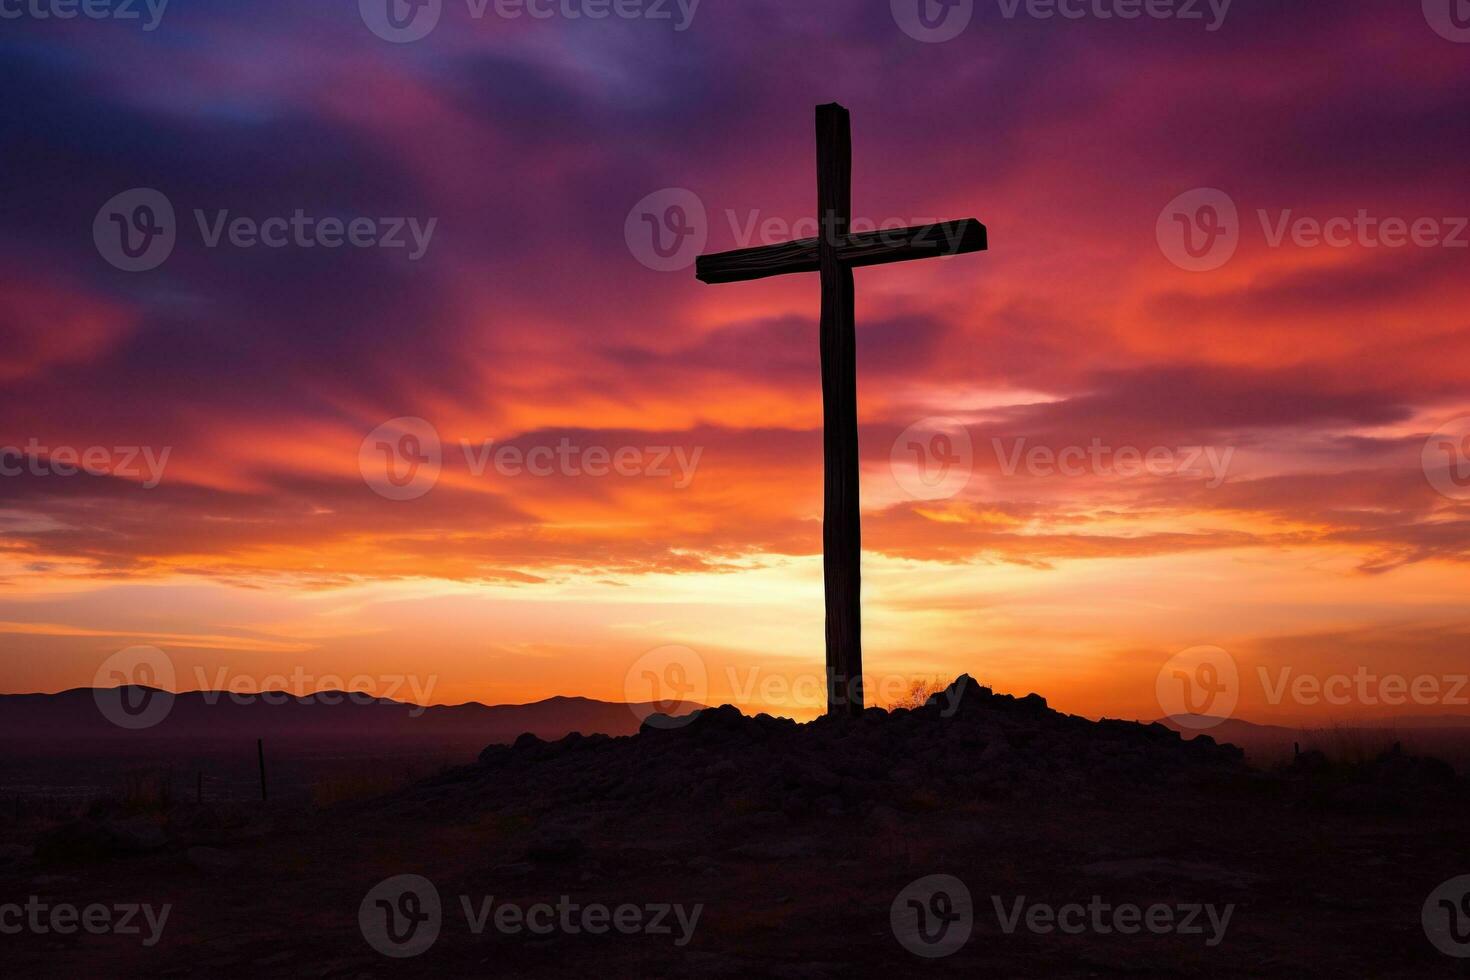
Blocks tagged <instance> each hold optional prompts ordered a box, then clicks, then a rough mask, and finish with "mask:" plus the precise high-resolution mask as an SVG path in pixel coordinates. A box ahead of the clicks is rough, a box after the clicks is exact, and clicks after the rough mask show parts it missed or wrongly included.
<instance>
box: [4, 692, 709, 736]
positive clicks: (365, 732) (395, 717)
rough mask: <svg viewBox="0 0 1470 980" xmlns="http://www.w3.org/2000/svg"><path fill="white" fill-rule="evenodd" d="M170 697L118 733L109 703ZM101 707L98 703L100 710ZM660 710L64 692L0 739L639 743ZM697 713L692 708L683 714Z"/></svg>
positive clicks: (17, 705) (22, 708) (17, 697)
mask: <svg viewBox="0 0 1470 980" xmlns="http://www.w3.org/2000/svg"><path fill="white" fill-rule="evenodd" d="M158 697H163V698H172V701H171V703H170V704H169V705H168V709H167V713H166V714H165V715H164V716H163V719H162V720H161V721H160V722H158V723H157V724H155V725H151V726H149V727H147V728H143V729H140V730H138V731H132V730H129V729H127V728H124V727H119V726H118V725H116V724H114V723H113V721H112V720H110V719H109V717H108V715H107V714H106V713H105V712H104V710H103V707H102V704H103V703H105V704H107V705H109V706H112V707H113V708H114V709H115V706H116V705H117V704H118V703H120V702H121V701H122V700H126V701H128V702H129V703H131V704H133V705H135V706H136V705H141V704H145V703H149V701H150V700H151V699H154V698H158ZM99 699H100V702H99ZM656 707H657V706H655V705H648V704H642V705H640V704H624V703H620V702H612V701H596V700H593V699H591V698H580V697H554V698H547V699H546V700H544V701H535V702H532V703H530V704H502V705H484V704H480V703H479V702H475V701H472V702H469V703H467V704H458V705H435V706H430V707H424V706H420V705H416V704H411V703H408V702H403V701H393V700H389V699H386V698H373V697H369V696H367V695H363V694H348V693H345V692H341V691H326V692H321V693H318V694H314V695H309V696H306V697H293V696H291V695H289V694H286V693H284V692H278V693H274V694H271V693H267V694H262V695H239V694H228V693H223V692H219V691H193V692H189V693H186V694H177V695H168V694H166V693H165V692H161V691H158V690H156V689H153V688H144V687H125V688H112V689H105V688H103V689H97V688H85V687H83V688H74V689H72V690H69V691H61V692H58V693H56V694H5V695H0V737H3V738H5V739H18V740H43V739H44V740H57V739H91V738H99V737H107V738H117V737H119V736H127V735H138V736H141V737H147V738H150V739H159V738H165V739H173V738H179V739H235V738H247V737H248V738H252V739H254V738H262V737H265V738H281V737H286V738H297V739H301V738H310V739H317V738H320V739H338V738H346V739H359V738H364V739H378V738H383V737H398V736H429V737H435V738H442V737H456V738H458V737H462V736H463V737H469V736H473V737H475V738H484V739H487V740H489V741H497V740H510V739H513V738H515V737H516V736H517V735H520V734H521V733H523V732H532V733H533V734H535V735H537V736H539V737H542V738H560V737H562V736H564V735H567V734H569V733H571V732H581V733H583V734H584V735H591V734H594V733H596V734H605V735H631V734H633V733H634V732H636V731H638V725H639V722H640V720H641V719H642V718H645V717H647V716H648V715H649V714H650V713H652V712H653V711H654V710H655V708H656ZM697 707H699V706H698V705H693V704H691V705H688V706H684V707H681V709H680V710H682V711H687V710H693V709H694V708H697Z"/></svg>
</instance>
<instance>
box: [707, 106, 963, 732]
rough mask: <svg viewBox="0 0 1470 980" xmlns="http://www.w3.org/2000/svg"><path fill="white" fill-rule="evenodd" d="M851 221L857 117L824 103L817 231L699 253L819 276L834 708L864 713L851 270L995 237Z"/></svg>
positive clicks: (771, 271)
mask: <svg viewBox="0 0 1470 980" xmlns="http://www.w3.org/2000/svg"><path fill="white" fill-rule="evenodd" d="M851 221H852V124H851V121H850V120H849V118H848V114H847V110H846V109H844V108H842V106H840V105H838V104H836V103H835V102H834V103H831V104H829V105H820V106H817V226H818V228H819V229H820V233H819V234H818V235H817V237H816V238H803V239H800V240H799V241H794V242H786V243H784V244H780V245H763V246H761V247H759V248H742V249H737V250H735V251H733V252H720V253H719V254H717V255H701V256H700V257H699V258H698V260H697V261H696V263H695V269H694V274H695V276H696V277H697V278H699V279H700V280H702V281H704V282H708V283H716V282H742V281H745V280H749V279H764V278H766V277H767V276H781V275H786V274H787V273H792V272H817V273H820V274H821V280H822V323H821V338H820V339H821V348H822V420H823V430H822V449H823V457H824V465H823V511H822V574H823V584H824V585H825V587H826V594H827V714H829V715H848V716H856V715H859V714H861V713H862V710H863V688H862V682H863V680H862V679H863V638H862V580H861V576H860V566H859V561H860V557H861V552H862V526H861V518H860V516H859V510H858V427H857V356H856V350H855V348H856V333H855V331H854V329H853V288H852V270H853V269H854V268H857V267H859V266H865V265H882V264H884V263H886V262H903V261H905V260H907V259H928V258H939V257H942V256H946V255H959V254H961V253H962V252H978V251H981V250H983V249H984V248H986V246H987V244H988V241H987V236H986V231H985V226H984V225H982V224H981V223H980V222H978V221H976V220H975V219H974V218H965V219H964V220H962V221H944V222H939V223H936V224H931V225H920V226H917V227H914V228H900V229H893V230H880V231H869V232H863V233H861V234H856V235H854V234H850V233H849V230H848V226H849V224H850V223H851Z"/></svg>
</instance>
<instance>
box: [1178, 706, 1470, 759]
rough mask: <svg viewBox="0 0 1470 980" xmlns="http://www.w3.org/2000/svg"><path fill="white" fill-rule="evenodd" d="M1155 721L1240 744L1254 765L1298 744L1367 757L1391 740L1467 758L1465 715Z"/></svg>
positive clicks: (1469, 743)
mask: <svg viewBox="0 0 1470 980" xmlns="http://www.w3.org/2000/svg"><path fill="white" fill-rule="evenodd" d="M1159 722H1160V724H1163V725H1166V726H1168V727H1169V728H1172V729H1174V730H1175V731H1177V732H1179V733H1180V734H1181V735H1183V736H1184V737H1185V738H1186V739H1190V738H1194V737H1195V736H1197V735H1208V736H1210V737H1211V738H1213V739H1214V740H1215V741H1217V742H1229V743H1231V744H1232V745H1238V746H1240V747H1241V748H1242V749H1244V750H1245V754H1246V757H1247V758H1248V759H1249V760H1250V761H1251V762H1253V763H1256V764H1268V763H1270V762H1272V761H1276V760H1280V759H1285V758H1289V757H1290V756H1291V755H1293V754H1294V753H1295V752H1296V751H1297V750H1298V749H1300V750H1301V751H1304V752H1305V751H1308V750H1310V749H1319V750H1322V751H1324V752H1326V753H1327V754H1328V755H1329V756H1333V757H1342V756H1344V755H1348V756H1352V755H1366V756H1370V757H1371V756H1373V755H1376V754H1377V753H1378V752H1381V751H1383V750H1385V749H1387V748H1388V747H1389V746H1391V745H1392V744H1393V743H1394V742H1399V743H1401V744H1402V745H1403V746H1404V748H1405V749H1407V750H1410V751H1414V752H1419V753H1421V754H1427V755H1436V756H1439V757H1441V758H1445V759H1449V760H1451V761H1458V762H1461V763H1463V762H1465V761H1467V760H1470V716H1466V715H1396V716H1392V717H1388V718H1364V719H1359V720H1356V721H1354V722H1353V723H1351V724H1348V723H1345V722H1339V723H1328V722H1324V723H1322V724H1319V725H1309V726H1303V727H1300V728H1291V727H1287V726H1283V725H1258V724H1255V723H1254V722H1249V721H1242V720H1240V719H1238V718H1223V719H1222V718H1213V717H1210V716H1208V715H1174V716H1172V717H1168V718H1160V719H1159Z"/></svg>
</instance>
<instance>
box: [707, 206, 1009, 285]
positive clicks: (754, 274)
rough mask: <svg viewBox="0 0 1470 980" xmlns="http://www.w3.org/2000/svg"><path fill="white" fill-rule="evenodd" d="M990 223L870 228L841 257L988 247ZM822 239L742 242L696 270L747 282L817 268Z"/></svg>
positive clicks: (850, 260) (858, 262) (882, 258)
mask: <svg viewBox="0 0 1470 980" xmlns="http://www.w3.org/2000/svg"><path fill="white" fill-rule="evenodd" d="M988 244H989V243H988V239H987V234H986V230H985V226H984V225H982V224H981V223H980V222H979V221H976V220H975V219H974V218H965V219H963V220H961V221H941V222H939V223H938V224H932V225H915V226H914V227H912V228H897V229H892V230H887V229H884V230H879V231H865V232H860V233H858V234H855V235H845V236H843V238H842V240H841V241H840V242H838V244H837V258H838V261H840V262H841V263H842V264H844V265H846V266H849V267H850V268H854V269H856V268H861V267H862V266H867V265H885V264H887V263H889V262H906V261H909V260H910V259H933V258H942V257H944V256H947V255H961V254H963V253H965V252H983V251H984V250H985V249H986V247H987V245H988ZM820 268H821V267H820V264H819V260H818V258H817V239H815V238H799V239H797V240H796V241H792V242H782V243H780V244H779V245H760V246H757V247H755V248H738V249H735V250H733V251H729V252H716V253H715V254H713V255H701V256H700V257H699V258H698V259H696V260H695V264H694V276H695V278H696V279H698V280H699V281H701V282H706V283H711V284H713V283H722V282H748V281H750V280H752V279H765V278H767V277H769V276H784V275H789V274H791V273H794V272H817V271H819V270H820Z"/></svg>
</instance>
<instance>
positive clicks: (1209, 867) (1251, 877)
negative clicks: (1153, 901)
mask: <svg viewBox="0 0 1470 980" xmlns="http://www.w3.org/2000/svg"><path fill="white" fill-rule="evenodd" d="M1077 870H1078V871H1080V872H1082V873H1083V874H1085V875H1091V876H1093V877H1096V878H1153V879H1157V880H1162V881H1199V882H1204V883H1205V884H1211V885H1228V886H1229V887H1231V888H1249V887H1251V886H1252V885H1255V884H1259V883H1260V882H1262V881H1264V880H1265V878H1264V877H1263V876H1261V875H1258V874H1252V873H1250V872H1245V871H1231V870H1229V869H1227V868H1221V867H1218V866H1217V865H1213V864H1205V863H1203V862H1199V861H1174V860H1171V859H1169V858H1127V859H1125V860H1121V861H1098V862H1095V863H1093V864H1085V865H1083V866H1082V867H1080V868H1078V869H1077Z"/></svg>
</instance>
